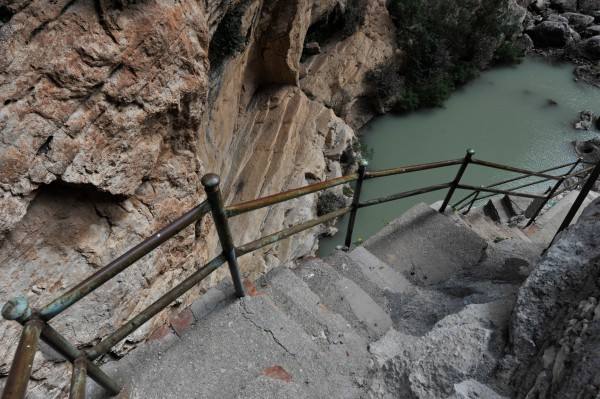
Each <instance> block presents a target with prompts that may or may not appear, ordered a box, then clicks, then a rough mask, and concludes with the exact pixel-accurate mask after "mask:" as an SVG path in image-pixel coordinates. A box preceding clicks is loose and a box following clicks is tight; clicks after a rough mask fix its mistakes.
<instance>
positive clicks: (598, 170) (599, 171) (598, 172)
mask: <svg viewBox="0 0 600 399" xmlns="http://www.w3.org/2000/svg"><path fill="white" fill-rule="evenodd" d="M598 177H600V161H599V162H598V163H597V164H596V167H595V168H594V170H592V173H590V177H588V179H587V180H586V182H585V184H584V185H583V187H582V188H581V191H580V192H579V195H578V196H577V199H576V200H575V202H573V205H572V206H571V209H569V213H567V216H565V219H564V220H563V222H562V224H561V225H560V227H559V228H558V231H557V232H556V235H555V236H554V238H553V239H552V242H554V240H555V239H556V236H557V235H558V234H560V232H562V231H563V230H564V229H566V228H567V227H569V225H570V224H571V222H572V221H573V219H574V218H575V215H577V211H579V208H581V205H583V201H585V199H586V198H587V196H588V194H589V193H590V191H591V190H592V188H593V187H594V183H596V180H598Z"/></svg>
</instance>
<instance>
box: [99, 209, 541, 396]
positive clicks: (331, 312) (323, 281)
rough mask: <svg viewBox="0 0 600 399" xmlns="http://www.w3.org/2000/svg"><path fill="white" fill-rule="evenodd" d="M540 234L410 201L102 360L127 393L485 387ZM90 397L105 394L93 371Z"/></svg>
mask: <svg viewBox="0 0 600 399" xmlns="http://www.w3.org/2000/svg"><path fill="white" fill-rule="evenodd" d="M542 248H543V246H542V245H541V244H540V243H539V242H537V241H536V240H531V239H529V238H528V237H527V236H526V235H524V234H523V233H522V232H521V231H520V230H518V229H516V228H509V227H507V226H506V225H501V224H497V223H494V222H493V221H492V220H491V219H489V218H487V217H486V216H485V215H483V214H481V212H474V213H473V214H472V215H470V216H469V217H468V218H464V217H461V216H457V215H456V214H448V215H441V214H439V213H438V212H436V211H435V210H434V209H433V208H432V207H429V206H428V205H425V204H419V205H416V206H415V207H413V208H412V209H410V210H409V211H408V212H406V213H405V214H404V215H403V216H401V217H400V218H398V219H397V220H395V221H393V222H392V223H390V224H389V225H388V226H387V227H385V228H384V229H383V230H382V231H381V232H379V233H378V234H377V235H376V236H374V237H372V238H370V239H369V240H368V241H366V242H365V243H364V244H363V245H362V246H360V247H357V248H355V249H354V250H352V251H351V252H349V253H345V252H341V251H340V252H337V253H335V254H334V255H332V256H330V257H328V258H326V259H318V258H312V259H305V260H302V261H298V262H297V263H295V264H292V265H287V267H280V268H277V269H275V270H272V271H271V272H269V273H268V274H267V275H266V276H264V277H263V278H262V279H261V280H259V281H258V282H257V283H256V285H253V284H250V283H248V282H247V285H248V286H247V289H248V292H249V294H250V295H249V296H247V297H246V298H244V299H241V300H234V299H233V292H232V290H231V288H230V287H229V286H228V285H226V284H221V286H219V287H216V288H213V289H211V290H210V291H209V292H208V293H207V294H205V295H204V296H202V297H201V298H200V299H199V300H198V301H197V302H196V303H194V304H193V305H192V306H191V308H190V309H189V310H188V311H187V313H186V312H184V313H183V314H182V316H181V320H180V321H181V322H180V323H174V324H173V328H174V330H168V329H165V330H164V331H163V334H157V336H161V338H160V339H157V340H153V341H150V342H148V343H146V344H144V345H143V346H142V347H140V348H138V349H136V350H135V351H134V352H132V353H131V354H129V355H127V356H126V357H124V358H123V359H121V360H119V361H116V362H112V363H109V364H107V365H106V366H105V368H106V370H107V372H108V373H109V374H111V375H114V376H118V377H117V378H118V379H119V380H120V381H122V382H123V383H124V385H125V386H126V389H125V390H124V391H123V392H122V394H121V395H120V396H121V397H131V398H215V397H218V398H367V397H373V398H399V397H401V398H423V399H425V398H427V399H430V398H467V397H471V396H469V395H472V394H473V392H475V394H479V395H483V396H480V397H485V398H493V397H495V396H492V395H496V396H497V397H500V396H499V395H498V394H496V393H495V392H494V391H493V390H492V389H493V386H492V387H491V388H490V387H489V386H485V385H482V384H481V383H482V382H486V381H487V380H488V379H489V378H490V375H491V373H492V370H493V369H494V368H495V367H496V363H497V360H498V359H499V357H500V354H501V351H502V348H504V345H505V343H506V342H505V339H506V325H507V321H508V317H509V315H510V311H511V309H512V307H513V305H514V301H515V296H516V292H517V290H518V288H519V286H520V284H521V283H522V281H523V280H524V279H525V278H526V277H527V275H528V274H529V272H530V270H531V268H532V266H533V264H534V263H535V261H536V260H537V258H538V254H539V253H540V252H541V249H542ZM88 391H89V393H90V395H91V397H102V395H103V393H102V392H100V390H99V389H98V388H97V387H96V386H95V385H94V384H93V383H92V382H90V383H89V385H88Z"/></svg>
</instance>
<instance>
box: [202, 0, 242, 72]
mask: <svg viewBox="0 0 600 399" xmlns="http://www.w3.org/2000/svg"><path fill="white" fill-rule="evenodd" d="M249 5H250V2H249V1H245V2H243V3H242V4H240V5H238V6H236V7H233V8H232V9H230V10H229V11H227V13H226V14H225V16H224V17H223V19H222V20H221V22H220V23H219V25H218V26H217V29H216V30H215V33H214V35H213V37H212V39H211V40H210V44H209V47H208V59H209V62H210V68H211V70H214V69H218V68H219V67H220V66H221V64H222V63H223V61H224V60H225V59H227V58H229V57H231V56H233V55H235V54H237V53H239V52H240V51H242V50H243V49H244V48H245V47H246V44H247V43H248V40H249V35H250V34H251V30H250V31H249V32H247V33H246V34H244V33H243V32H242V17H243V16H244V13H245V12H246V9H247V8H248V6H249Z"/></svg>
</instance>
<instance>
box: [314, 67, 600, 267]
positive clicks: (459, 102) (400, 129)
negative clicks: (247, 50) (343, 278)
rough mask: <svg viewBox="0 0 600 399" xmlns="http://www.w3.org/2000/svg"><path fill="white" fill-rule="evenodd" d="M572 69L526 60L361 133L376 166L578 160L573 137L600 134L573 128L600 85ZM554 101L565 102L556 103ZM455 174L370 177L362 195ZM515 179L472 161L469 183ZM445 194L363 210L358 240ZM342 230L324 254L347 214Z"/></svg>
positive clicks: (595, 101)
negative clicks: (440, 102) (580, 79)
mask: <svg viewBox="0 0 600 399" xmlns="http://www.w3.org/2000/svg"><path fill="white" fill-rule="evenodd" d="M572 70H573V67H572V66H571V65H551V64H549V63H547V62H545V61H543V60H538V59H527V60H525V61H524V62H523V63H522V64H520V65H518V66H516V67H510V68H499V69H494V70H491V71H488V72H486V73H484V74H482V76H481V77H480V78H479V79H477V80H475V81H474V82H472V83H470V84H469V85H467V86H466V87H464V88H463V89H462V90H460V91H458V92H457V93H455V94H454V95H453V96H452V97H451V98H450V99H449V100H448V101H447V102H446V104H445V106H444V108H440V109H434V110H427V111H420V112H415V113H411V114H409V115H405V116H396V115H386V116H382V117H379V118H377V119H375V120H374V121H372V122H371V123H370V124H369V125H367V126H366V127H365V128H364V129H363V130H362V131H361V141H362V142H363V143H364V145H365V146H366V147H367V148H368V149H370V151H372V153H373V157H372V158H371V159H369V169H384V168H390V167H396V166H400V165H410V164H417V163H425V162H434V161H439V160H444V159H455V158H460V157H462V156H464V153H465V150H466V149H467V148H473V149H475V151H476V155H475V157H479V158H481V159H485V160H489V161H495V162H499V163H504V164H508V165H513V166H519V167H523V168H527V169H532V170H540V169H544V168H548V167H552V166H556V165H559V164H561V163H567V162H569V161H572V160H574V159H575V153H574V151H573V149H572V145H571V142H572V141H573V140H577V139H585V138H590V137H593V136H594V135H597V133H594V132H585V133H582V132H579V131H576V130H574V129H573V128H572V127H571V125H572V121H573V120H574V119H575V118H576V117H577V115H578V113H579V111H581V110H583V109H590V110H592V111H594V112H595V113H596V114H598V113H600V89H597V88H594V87H591V86H589V85H586V84H584V83H577V82H575V81H574V80H573V74H572ZM549 100H553V101H556V102H557V103H558V105H555V106H553V105H550V104H549ZM455 171H456V168H446V169H442V170H436V171H423V172H419V173H416V174H410V175H405V176H396V177H387V178H383V179H378V180H371V181H368V182H365V185H364V187H363V197H364V198H365V199H370V198H376V197H379V196H382V195H387V194H393V193H397V192H401V191H406V190H412V189H416V188H420V187H424V186H428V185H431V184H438V183H443V182H447V181H450V180H452V178H453V176H454V175H455ZM512 176H515V175H513V174H510V173H506V172H501V171H496V170H493V169H486V168H482V167H479V166H474V165H473V166H471V167H470V170H469V171H468V172H467V174H466V175H465V182H466V183H468V184H477V185H479V184H490V183H494V182H495V181H498V180H502V179H504V178H509V177H512ZM540 188H545V186H544V187H538V189H540ZM444 194H445V192H444V191H440V192H437V193H436V192H434V193H430V194H426V195H423V196H419V197H413V198H408V199H404V200H399V201H396V202H391V203H387V204H383V205H379V206H375V207H371V208H365V209H361V211H360V212H359V214H358V218H357V224H356V227H355V230H354V240H357V239H361V238H363V239H364V238H367V237H369V236H371V235H372V234H374V233H376V232H377V231H378V230H379V229H381V228H382V227H383V226H384V225H385V224H386V223H388V222H389V221H390V220H393V219H394V218H396V217H397V216H399V215H401V214H402V213H403V212H404V211H405V210H406V209H408V208H410V207H411V206H412V205H414V204H416V203H418V202H421V201H423V202H428V203H432V202H435V201H437V200H439V199H440V197H443V195H444ZM461 194H463V193H461V192H458V193H457V195H456V197H455V198H456V199H458V198H460V197H461ZM338 227H339V229H340V232H339V233H338V234H337V235H336V236H335V237H332V238H326V239H322V240H321V244H320V246H321V248H320V253H321V255H326V254H329V253H331V251H332V250H333V249H334V248H335V246H336V245H340V244H342V243H343V241H344V234H345V230H346V219H344V220H342V221H341V222H340V223H339V225H338Z"/></svg>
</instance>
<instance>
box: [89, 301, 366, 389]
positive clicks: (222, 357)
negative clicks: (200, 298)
mask: <svg viewBox="0 0 600 399" xmlns="http://www.w3.org/2000/svg"><path fill="white" fill-rule="evenodd" d="M167 349H168V350H167ZM105 369H106V370H107V372H108V373H109V375H113V376H115V377H116V379H117V380H118V381H120V382H122V383H124V384H125V385H126V386H127V389H126V390H127V391H128V393H129V397H130V398H132V399H133V398H144V399H152V398H157V399H158V398H161V399H162V398H214V397H219V398H236V397H239V395H240V394H241V392H243V391H244V390H250V391H252V392H254V391H253V390H254V389H259V388H257V387H256V386H255V385H256V384H257V382H256V379H257V378H260V377H261V376H265V377H268V378H271V379H278V380H282V381H284V382H293V383H296V384H297V386H298V387H301V388H302V391H304V392H306V395H305V396H307V397H348V398H358V397H359V391H360V389H359V388H358V387H357V386H356V383H355V382H354V381H353V380H352V379H351V378H349V377H347V376H345V375H343V374H340V373H338V366H337V364H336V363H335V362H331V360H330V359H329V358H328V357H327V356H325V355H324V354H323V353H322V351H321V350H320V348H319V347H318V346H317V345H316V344H315V343H314V342H313V341H312V339H311V338H310V337H308V335H307V334H305V333H304V331H303V330H302V328H301V327H300V326H299V325H297V324H296V323H295V322H294V321H293V320H291V319H289V318H288V317H287V316H286V315H285V314H283V313H282V312H281V310H279V309H278V308H277V307H276V306H275V305H274V304H273V303H272V302H271V300H270V299H269V298H268V297H267V296H266V295H264V296H257V297H246V298H243V299H241V300H237V301H235V302H233V303H232V304H230V305H229V306H227V307H223V308H221V309H219V310H217V311H214V312H212V313H210V314H208V315H207V316H206V317H205V319H204V320H203V321H201V322H199V323H197V324H195V325H194V326H192V327H191V328H190V329H188V330H187V331H185V332H184V333H183V334H182V335H181V338H180V339H177V341H176V342H175V343H169V345H168V347H167V348H165V347H164V346H163V345H162V344H161V343H160V342H158V343H146V344H144V345H142V346H141V347H139V348H138V349H137V350H136V351H135V352H133V353H131V354H129V355H128V356H126V357H124V358H123V359H121V360H120V361H119V362H113V363H109V364H107V365H106V366H105ZM157 376H160V378H157ZM269 387H270V388H269ZM280 388H281V387H280V386H279V385H277V384H266V385H264V384H263V385H261V387H260V389H263V390H265V389H267V390H268V389H271V390H272V391H271V392H269V393H267V394H265V396H263V397H277V392H279V391H280ZM290 389H291V388H290ZM294 389H296V388H294ZM294 389H292V391H293V390H294ZM88 390H89V391H90V394H91V395H90V396H89V397H104V396H103V395H104V392H98V389H97V388H96V386H95V385H94V384H93V383H90V385H89V386H88ZM94 390H95V391H94Z"/></svg>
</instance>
